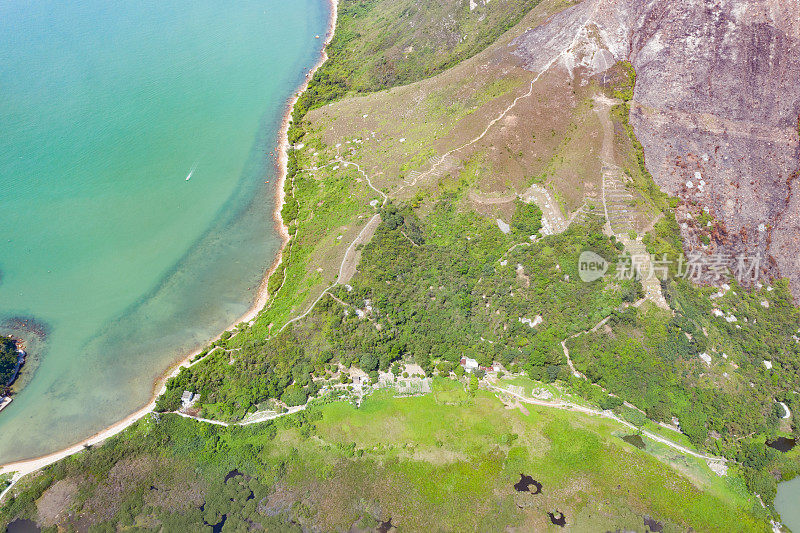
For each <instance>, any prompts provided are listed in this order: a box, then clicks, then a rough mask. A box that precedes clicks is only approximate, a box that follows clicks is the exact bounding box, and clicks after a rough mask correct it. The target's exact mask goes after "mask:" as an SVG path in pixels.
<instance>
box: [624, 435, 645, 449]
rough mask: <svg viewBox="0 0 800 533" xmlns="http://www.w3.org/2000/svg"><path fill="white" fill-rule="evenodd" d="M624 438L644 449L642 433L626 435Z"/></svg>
mask: <svg viewBox="0 0 800 533" xmlns="http://www.w3.org/2000/svg"><path fill="white" fill-rule="evenodd" d="M622 440H624V441H625V442H627V443H628V444H630V445H632V446H636V447H637V448H639V449H640V450H644V439H643V438H642V436H641V435H625V436H624V437H622Z"/></svg>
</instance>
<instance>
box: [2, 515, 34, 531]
mask: <svg viewBox="0 0 800 533" xmlns="http://www.w3.org/2000/svg"><path fill="white" fill-rule="evenodd" d="M6 531H7V532H8V533H39V532H40V531H41V529H40V528H39V526H37V525H36V522H34V521H33V520H27V519H22V518H18V519H16V520H14V521H13V522H11V523H10V524H8V528H7V529H6Z"/></svg>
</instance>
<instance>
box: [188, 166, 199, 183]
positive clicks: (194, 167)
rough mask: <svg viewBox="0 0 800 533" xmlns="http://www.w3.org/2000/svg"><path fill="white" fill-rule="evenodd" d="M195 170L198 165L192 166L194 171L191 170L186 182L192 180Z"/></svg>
mask: <svg viewBox="0 0 800 533" xmlns="http://www.w3.org/2000/svg"><path fill="white" fill-rule="evenodd" d="M195 169H197V163H195V164H194V165H192V170H190V171H189V175H188V176H186V181H189V180H190V179H192V174H194V171H195Z"/></svg>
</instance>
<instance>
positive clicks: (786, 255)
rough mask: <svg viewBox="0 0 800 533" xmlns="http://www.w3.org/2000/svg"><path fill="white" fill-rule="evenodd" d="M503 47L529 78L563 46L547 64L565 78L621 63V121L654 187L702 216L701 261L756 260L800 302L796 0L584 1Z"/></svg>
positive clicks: (687, 235) (799, 7)
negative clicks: (628, 90)
mask: <svg viewBox="0 0 800 533" xmlns="http://www.w3.org/2000/svg"><path fill="white" fill-rule="evenodd" d="M576 32H577V33H579V35H580V36H579V38H577V39H576V38H575V35H576ZM514 45H516V47H517V48H516V50H515V51H514V53H515V54H516V55H518V56H520V57H521V58H522V59H523V60H524V61H525V63H526V66H527V68H529V69H530V70H533V71H539V70H541V69H542V68H543V67H545V66H546V65H548V64H549V63H550V61H552V60H553V58H554V56H556V55H557V54H559V53H560V52H561V51H562V50H563V49H564V47H569V52H567V53H562V54H561V57H560V58H559V60H558V61H557V62H556V64H555V65H556V66H563V67H566V68H567V69H568V70H570V71H572V72H573V73H576V70H577V72H579V73H580V72H583V71H585V70H588V71H590V73H593V74H596V73H600V72H603V71H604V70H606V69H607V68H609V67H610V66H611V65H613V64H614V63H615V62H616V61H618V60H629V61H631V63H632V64H633V65H634V67H635V69H636V72H637V83H636V89H635V93H634V102H633V105H632V108H631V123H632V124H633V126H634V128H635V131H636V135H637V137H638V138H639V140H640V141H641V143H642V145H643V146H644V150H645V155H646V158H647V166H648V168H649V170H650V172H651V173H652V174H653V177H654V179H655V181H656V183H657V184H658V185H659V186H660V187H661V188H662V189H664V190H665V191H666V192H668V193H670V194H672V195H676V196H678V197H680V198H681V199H683V200H684V201H685V202H686V203H691V202H694V201H696V202H698V203H699V204H700V205H701V206H702V207H705V208H708V210H709V212H710V213H711V215H712V216H713V217H714V218H715V219H716V222H717V225H716V228H715V231H714V237H715V239H714V243H713V244H712V247H711V249H710V250H707V251H708V252H711V251H715V252H720V253H730V254H736V253H740V252H745V253H748V254H756V253H760V254H762V256H763V257H767V258H768V260H764V261H762V266H763V267H765V268H766V269H767V270H768V272H769V273H770V274H771V275H781V276H785V277H788V278H789V279H790V280H791V286H792V290H793V292H794V295H795V298H798V297H800V262H799V259H798V258H799V257H800V239H798V238H797V235H798V231H799V230H800V200H798V199H797V193H798V191H797V190H796V189H797V184H796V183H795V182H796V180H797V177H798V174H797V172H798V169H800V141H799V140H798V122H799V115H800V1H798V0H787V1H776V0H748V1H746V2H742V1H738V2H734V1H718V2H711V1H703V2H668V1H666V0H654V1H650V2H635V1H632V0H588V1H586V2H583V3H581V4H579V5H576V6H573V7H571V8H569V9H567V10H565V11H563V12H561V13H559V14H557V15H555V16H553V17H552V18H551V20H550V21H549V22H548V23H547V24H545V25H542V26H539V27H537V28H535V29H532V30H530V31H528V32H527V33H526V34H524V35H523V36H521V37H520V38H518V39H517V40H516V41H515V42H514ZM698 173H699V174H698ZM701 179H702V180H703V183H702V184H701V183H700V180H701ZM679 213H680V210H679ZM679 216H680V215H679ZM682 228H683V233H684V235H683V237H684V240H685V242H686V243H687V245H688V246H691V247H694V248H699V247H700V244H699V241H698V240H697V239H696V237H694V236H693V234H692V231H691V224H683V225H682Z"/></svg>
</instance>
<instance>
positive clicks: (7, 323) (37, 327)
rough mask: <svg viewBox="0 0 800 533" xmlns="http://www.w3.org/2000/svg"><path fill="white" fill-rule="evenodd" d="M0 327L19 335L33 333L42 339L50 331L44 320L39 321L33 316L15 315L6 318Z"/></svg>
mask: <svg viewBox="0 0 800 533" xmlns="http://www.w3.org/2000/svg"><path fill="white" fill-rule="evenodd" d="M0 329H2V330H10V331H12V332H14V333H16V334H17V335H19V336H22V337H25V336H26V335H24V334H26V333H27V334H28V335H33V336H36V337H38V338H39V340H40V341H44V340H45V339H46V338H47V335H48V333H49V332H50V327H49V326H48V325H47V324H45V323H44V322H39V321H38V320H36V319H35V318H32V317H27V316H15V317H11V318H7V319H5V320H3V322H2V323H0Z"/></svg>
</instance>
